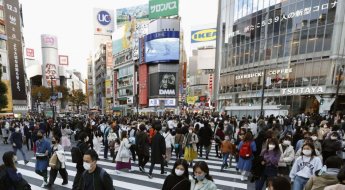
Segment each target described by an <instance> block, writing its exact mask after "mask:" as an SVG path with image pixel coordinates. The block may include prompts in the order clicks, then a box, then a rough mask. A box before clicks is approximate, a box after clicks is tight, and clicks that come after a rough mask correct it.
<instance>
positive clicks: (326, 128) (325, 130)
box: [317, 120, 331, 143]
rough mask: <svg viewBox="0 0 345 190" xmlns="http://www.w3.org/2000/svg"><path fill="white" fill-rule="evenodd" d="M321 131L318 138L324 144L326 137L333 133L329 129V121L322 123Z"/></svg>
mask: <svg viewBox="0 0 345 190" xmlns="http://www.w3.org/2000/svg"><path fill="white" fill-rule="evenodd" d="M320 127H321V128H320V129H319V131H318V133H317V134H318V138H319V141H320V142H321V143H322V142H323V140H324V139H325V136H326V135H327V134H328V133H329V132H330V131H331V129H330V128H329V126H328V121H325V120H324V121H321V123H320Z"/></svg>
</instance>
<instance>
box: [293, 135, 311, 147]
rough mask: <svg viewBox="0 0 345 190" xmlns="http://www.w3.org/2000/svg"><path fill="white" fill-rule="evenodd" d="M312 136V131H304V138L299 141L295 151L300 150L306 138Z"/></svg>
mask: <svg viewBox="0 0 345 190" xmlns="http://www.w3.org/2000/svg"><path fill="white" fill-rule="evenodd" d="M310 137H311V133H310V132H305V133H303V139H301V140H299V141H297V144H296V148H295V151H297V150H299V149H300V148H301V147H302V145H303V144H304V141H305V139H308V138H310Z"/></svg>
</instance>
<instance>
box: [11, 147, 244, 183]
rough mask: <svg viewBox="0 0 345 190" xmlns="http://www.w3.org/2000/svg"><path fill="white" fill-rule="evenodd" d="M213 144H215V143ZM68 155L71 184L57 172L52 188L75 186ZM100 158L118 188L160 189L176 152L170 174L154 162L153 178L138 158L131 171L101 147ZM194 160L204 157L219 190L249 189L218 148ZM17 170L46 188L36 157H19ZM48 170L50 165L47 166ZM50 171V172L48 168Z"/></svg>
mask: <svg viewBox="0 0 345 190" xmlns="http://www.w3.org/2000/svg"><path fill="white" fill-rule="evenodd" d="M212 148H214V146H212ZM65 157H66V160H67V161H66V162H65V164H66V169H67V173H68V184H67V185H61V184H62V178H61V176H59V175H58V176H57V178H56V180H55V183H54V185H53V187H52V189H72V184H73V180H74V176H75V175H76V168H75V165H76V164H75V163H72V157H71V152H70V151H65ZM99 157H100V160H98V161H97V165H98V166H100V167H102V168H103V169H105V170H106V171H107V173H108V174H109V175H110V176H111V178H112V179H113V184H114V187H115V189H116V190H119V189H120V190H130V189H131V190H137V189H140V190H159V189H161V188H162V185H163V183H164V180H165V178H166V176H167V175H169V174H170V172H171V169H172V168H173V165H174V163H175V161H176V157H175V156H174V153H173V155H172V159H171V160H170V162H169V164H168V167H166V168H165V171H167V174H165V175H162V174H160V165H157V164H156V165H155V167H154V170H153V179H149V178H148V177H147V173H142V172H141V171H139V167H138V162H137V161H136V162H134V163H133V161H131V162H132V163H131V165H132V171H131V172H127V171H120V172H118V171H116V170H115V166H116V163H112V158H111V157H110V155H109V156H108V159H104V155H103V150H102V151H101V153H100V155H99ZM195 161H205V162H207V164H208V166H209V168H210V174H211V176H212V177H213V179H214V181H215V183H216V185H217V188H218V189H219V190H221V189H222V190H240V189H247V182H246V181H241V180H240V179H241V175H240V173H238V172H237V171H236V169H235V167H236V163H232V166H231V167H229V168H228V169H225V170H224V171H223V172H221V171H220V168H221V165H222V159H220V158H216V154H215V150H214V149H212V150H211V152H210V155H209V159H208V160H206V159H205V158H204V157H203V158H199V159H196V160H195ZM149 167H150V162H149V163H147V164H146V167H145V170H146V172H148V170H149ZM17 169H18V172H20V173H21V174H22V175H23V177H24V178H25V179H26V180H27V181H28V182H29V183H30V185H31V187H32V189H44V188H41V187H40V186H41V184H42V177H41V176H39V175H38V174H36V173H35V157H32V158H31V159H30V162H29V163H28V164H26V165H25V163H24V161H23V160H21V161H18V164H17ZM48 171H49V168H48ZM48 173H49V172H48ZM189 173H190V174H191V173H192V168H189Z"/></svg>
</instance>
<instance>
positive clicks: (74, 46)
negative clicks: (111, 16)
mask: <svg viewBox="0 0 345 190" xmlns="http://www.w3.org/2000/svg"><path fill="white" fill-rule="evenodd" d="M19 1H20V3H22V5H23V17H24V31H23V32H24V38H25V44H26V47H27V48H33V49H35V57H36V59H37V60H39V61H40V63H41V62H42V58H41V45H40V36H41V34H52V35H56V36H57V37H58V45H59V54H60V55H68V56H69V62H70V68H72V69H77V70H78V71H80V72H81V73H82V75H83V77H84V78H85V77H86V72H87V62H86V59H87V57H88V55H89V54H90V52H92V47H93V18H92V17H93V8H104V9H118V8H123V7H130V6H135V5H140V4H145V3H148V0H19ZM217 2H218V0H180V13H179V14H180V16H181V17H182V25H181V26H182V28H183V30H184V31H185V34H189V35H190V28H191V27H194V26H200V25H203V24H212V23H214V24H216V21H217V9H218V5H217ZM189 35H187V36H186V37H185V45H186V46H187V48H188V49H190V46H189V45H190V43H189V42H190V36H189Z"/></svg>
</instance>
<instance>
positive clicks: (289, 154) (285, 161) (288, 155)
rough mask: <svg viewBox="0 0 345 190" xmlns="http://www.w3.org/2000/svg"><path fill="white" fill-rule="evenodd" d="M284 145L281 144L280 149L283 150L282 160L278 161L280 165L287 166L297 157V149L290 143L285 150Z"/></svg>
mask: <svg viewBox="0 0 345 190" xmlns="http://www.w3.org/2000/svg"><path fill="white" fill-rule="evenodd" d="M282 146H283V145H282V144H279V149H280V152H281V155H280V160H279V163H278V166H279V167H286V166H287V165H291V163H292V161H293V160H294V159H295V151H294V149H293V146H291V145H289V146H288V147H287V148H286V149H285V151H283V147H282Z"/></svg>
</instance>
